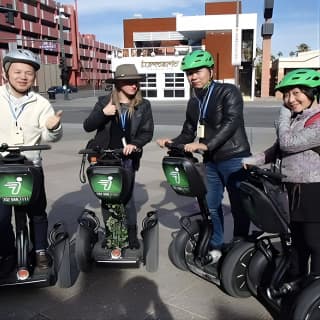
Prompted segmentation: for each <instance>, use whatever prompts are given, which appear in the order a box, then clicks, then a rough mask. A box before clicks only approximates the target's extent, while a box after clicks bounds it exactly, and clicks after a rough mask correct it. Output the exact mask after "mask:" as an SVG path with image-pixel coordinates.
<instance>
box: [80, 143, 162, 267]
mask: <svg viewBox="0 0 320 320" xmlns="http://www.w3.org/2000/svg"><path fill="white" fill-rule="evenodd" d="M79 154H82V155H83V158H82V163H81V170H80V172H81V175H80V181H81V182H82V183H85V182H86V176H87V178H88V181H89V183H90V187H91V189H92V191H93V193H94V194H95V196H96V197H97V198H98V199H99V200H100V205H101V215H102V218H103V226H101V224H100V219H99V218H98V216H97V215H96V214H95V212H93V211H92V210H88V209H84V210H83V212H82V214H81V215H80V217H79V219H78V222H79V225H78V229H77V233H76V246H75V257H76V261H77V264H78V267H79V270H80V271H82V272H88V271H90V270H91V267H92V264H93V262H95V263H97V264H109V265H111V264H114V265H115V264H116V265H118V266H121V265H123V266H124V265H127V266H132V267H139V265H140V264H143V265H145V268H146V270H147V271H148V272H155V271H157V269H158V263H159V261H158V260H159V225H158V217H157V213H156V212H155V211H150V212H148V213H147V214H146V217H145V218H144V219H143V221H142V231H141V233H140V234H141V238H139V242H140V248H139V249H134V248H130V247H129V243H128V229H127V222H126V209H125V205H126V204H127V202H128V200H129V199H130V197H131V195H132V192H133V185H134V180H133V173H132V172H131V171H130V170H128V169H126V168H124V167H123V166H122V158H123V153H122V149H115V150H105V149H101V148H95V149H83V150H80V151H79ZM86 158H87V159H88V160H89V162H90V164H89V166H88V167H87V170H86V175H85V172H84V170H85V169H84V168H85V161H86Z"/></svg>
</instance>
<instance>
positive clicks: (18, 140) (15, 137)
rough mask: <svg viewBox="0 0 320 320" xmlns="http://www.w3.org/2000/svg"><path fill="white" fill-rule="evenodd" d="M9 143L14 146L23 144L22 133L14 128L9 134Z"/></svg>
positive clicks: (19, 129)
mask: <svg viewBox="0 0 320 320" xmlns="http://www.w3.org/2000/svg"><path fill="white" fill-rule="evenodd" d="M11 141H12V143H13V144H14V145H16V144H23V141H24V140H23V131H22V129H21V128H18V127H16V128H14V129H13V130H12V132H11Z"/></svg>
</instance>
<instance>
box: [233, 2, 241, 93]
mask: <svg viewBox="0 0 320 320" xmlns="http://www.w3.org/2000/svg"><path fill="white" fill-rule="evenodd" d="M239 11H240V10H239V0H237V14H236V32H237V34H239ZM234 83H235V85H236V86H237V87H238V88H239V66H238V64H237V65H235V67H234Z"/></svg>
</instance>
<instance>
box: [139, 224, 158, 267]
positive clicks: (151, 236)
mask: <svg viewBox="0 0 320 320" xmlns="http://www.w3.org/2000/svg"><path fill="white" fill-rule="evenodd" d="M143 242H144V245H143V250H144V254H143V255H144V259H145V265H146V270H147V271H148V272H156V271H157V270H158V267H159V223H158V222H156V223H155V225H154V226H153V227H152V228H150V230H148V235H147V236H146V237H145V239H144V241H143Z"/></svg>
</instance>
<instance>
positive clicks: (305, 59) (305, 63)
mask: <svg viewBox="0 0 320 320" xmlns="http://www.w3.org/2000/svg"><path fill="white" fill-rule="evenodd" d="M300 68H305V69H314V70H318V71H320V50H310V51H305V52H297V54H296V55H295V56H292V57H281V58H278V59H276V60H275V61H274V62H273V63H272V69H271V84H270V87H271V88H274V87H275V85H276V84H277V83H278V82H279V81H281V80H282V78H283V77H284V76H285V75H286V74H287V73H288V72H290V71H292V70H294V69H300ZM271 94H272V95H274V94H275V95H276V96H277V97H282V94H281V93H280V92H276V93H275V92H271Z"/></svg>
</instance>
